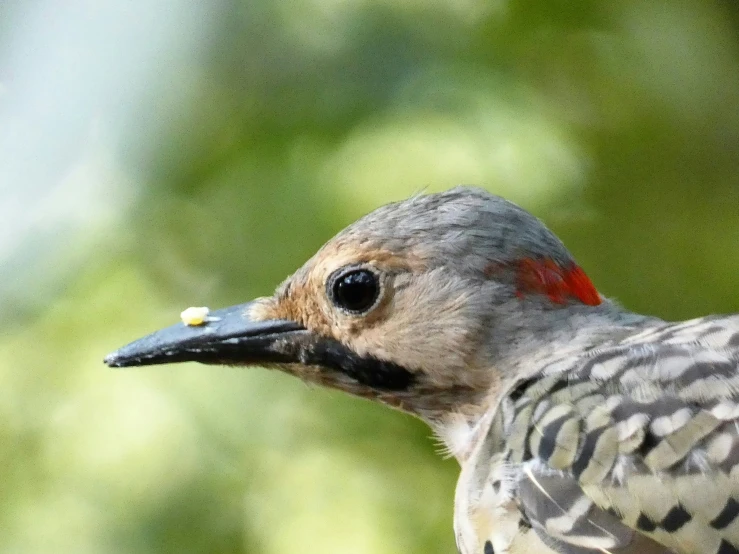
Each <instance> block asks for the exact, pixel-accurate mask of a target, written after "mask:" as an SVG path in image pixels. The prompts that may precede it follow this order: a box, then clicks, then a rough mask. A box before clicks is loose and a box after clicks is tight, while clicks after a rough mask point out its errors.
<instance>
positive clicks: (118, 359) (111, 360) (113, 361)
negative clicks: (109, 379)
mask: <svg viewBox="0 0 739 554" xmlns="http://www.w3.org/2000/svg"><path fill="white" fill-rule="evenodd" d="M103 363H104V364H105V365H107V366H108V367H124V366H125V365H126V364H125V362H124V360H123V359H122V356H121V355H120V354H119V352H118V350H116V351H115V352H111V353H110V354H108V355H107V356H105V358H103Z"/></svg>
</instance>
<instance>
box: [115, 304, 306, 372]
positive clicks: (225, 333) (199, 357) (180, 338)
mask: <svg viewBox="0 0 739 554" xmlns="http://www.w3.org/2000/svg"><path fill="white" fill-rule="evenodd" d="M251 304H252V303H246V304H240V305H238V306H231V307H230V308H224V309H222V310H217V311H215V312H211V313H210V314H209V316H208V319H207V321H206V322H205V323H203V324H202V325H197V326H194V325H193V326H190V325H185V324H184V323H178V324H176V325H172V326H171V327H167V328H165V329H162V330H161V331H156V332H155V333H152V334H151V335H148V336H146V337H144V338H142V339H139V340H137V341H134V342H132V343H131V344H128V345H126V346H124V347H122V348H120V349H118V350H116V351H115V352H113V353H111V354H108V355H107V356H106V357H105V363H106V364H108V365H109V366H110V367H128V366H142V365H154V364H168V363H175V362H203V363H239V364H249V363H254V364H265V363H289V362H295V361H296V359H295V357H296V356H295V350H294V348H287V349H285V345H286V343H292V344H293V345H295V346H297V343H303V342H304V340H305V339H306V338H308V337H307V335H309V333H308V331H306V330H305V329H304V328H303V327H301V326H300V325H298V324H297V323H295V322H292V321H285V320H267V321H253V320H252V319H250V318H249V315H248V314H249V307H250V306H251Z"/></svg>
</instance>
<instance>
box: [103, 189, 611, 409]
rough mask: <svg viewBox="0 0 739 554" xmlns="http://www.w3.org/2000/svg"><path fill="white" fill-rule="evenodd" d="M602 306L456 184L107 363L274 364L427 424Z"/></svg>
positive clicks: (552, 251)
mask: <svg viewBox="0 0 739 554" xmlns="http://www.w3.org/2000/svg"><path fill="white" fill-rule="evenodd" d="M602 309H603V302H602V299H601V297H600V295H599V294H598V292H597V291H596V290H595V288H594V287H593V285H592V284H591V282H590V280H589V279H588V278H587V276H586V275H585V273H584V272H583V271H582V270H581V269H580V268H579V266H577V264H576V263H575V262H574V260H573V258H572V256H571V255H570V254H569V252H568V251H567V250H566V248H565V247H564V246H563V245H562V243H561V242H560V241H559V239H558V238H557V237H556V236H555V235H554V234H553V233H552V232H551V231H549V230H548V229H547V228H546V227H545V226H544V225H543V224H542V223H541V222H540V221H539V220H538V219H536V218H535V217H534V216H532V215H531V214H529V213H528V212H526V211H525V210H523V209H521V208H519V207H518V206H516V205H515V204H513V203H511V202H508V201H507V200H504V199H503V198H500V197H498V196H494V195H492V194H489V193H488V192H486V191H484V190H482V189H477V188H469V187H457V188H455V189H452V190H449V191H447V192H443V193H440V194H431V195H422V196H415V197H412V198H410V199H408V200H405V201H402V202H398V203H394V204H388V205H386V206H383V207H381V208H379V209H377V210H375V211H374V212H372V213H370V214H369V215H367V216H365V217H363V218H362V219H360V220H358V221H357V222H355V223H354V224H352V225H350V226H349V227H347V228H346V229H344V230H343V231H341V232H340V233H339V234H338V235H336V236H335V237H334V238H333V239H331V240H330V241H329V242H328V243H326V244H325V245H324V246H323V247H322V248H321V249H320V250H319V251H318V252H317V253H316V254H315V255H314V256H313V257H312V258H311V259H310V260H308V261H307V262H306V263H305V264H304V265H303V266H302V267H301V268H300V269H298V271H296V272H295V273H294V274H293V275H292V276H291V277H289V278H288V279H287V280H286V281H285V282H284V283H283V284H282V285H280V286H279V287H278V288H277V290H276V292H275V293H274V294H273V295H272V296H269V297H265V298H259V299H257V300H254V301H252V302H249V303H246V304H241V305H238V306H234V307H231V308H226V309H224V310H218V311H216V312H213V313H212V314H211V315H210V317H208V318H207V320H206V321H205V322H204V324H203V325H199V326H187V325H184V324H181V323H180V324H177V325H174V326H172V327H169V328H167V329H163V330H161V331H157V332H155V333H153V334H151V335H149V336H147V337H144V338H142V339H140V340H138V341H135V342H133V343H131V344H129V345H127V346H124V347H123V348H121V349H120V350H118V351H116V352H114V353H112V354H110V355H109V356H108V357H107V358H106V363H107V364H108V365H110V366H115V367H122V366H137V365H151V364H161V363H173V362H184V361H197V362H202V363H210V364H213V363H217V364H229V365H263V366H268V367H276V368H279V369H281V370H284V371H286V372H288V373H290V374H293V375H295V376H298V377H300V378H301V379H303V380H305V381H308V382H311V383H317V384H320V385H325V386H329V387H333V388H338V389H341V390H344V391H347V392H350V393H352V394H355V395H358V396H363V397H367V398H371V399H374V400H379V401H381V402H383V403H386V404H389V405H391V406H394V407H396V408H399V409H402V410H405V411H408V412H411V413H414V414H416V415H420V416H422V417H424V418H426V419H429V418H433V417H435V415H438V414H440V413H446V412H450V411H454V410H460V409H463V406H465V405H475V404H476V403H479V401H480V397H481V396H482V395H485V394H486V393H487V391H489V390H490V389H491V387H495V386H497V385H498V384H500V382H502V381H503V380H504V379H505V371H506V370H505V367H504V366H505V365H506V362H505V360H509V359H510V358H511V356H513V352H516V351H519V350H521V349H522V348H526V346H527V345H526V343H527V342H529V343H530V344H531V347H532V348H533V344H534V343H536V342H537V340H539V339H542V341H543V339H544V336H543V335H544V334H546V333H547V332H548V331H549V329H550V328H551V327H552V324H551V322H552V321H555V320H561V319H564V318H566V317H571V316H572V315H573V314H587V313H591V312H598V311H599V310H602Z"/></svg>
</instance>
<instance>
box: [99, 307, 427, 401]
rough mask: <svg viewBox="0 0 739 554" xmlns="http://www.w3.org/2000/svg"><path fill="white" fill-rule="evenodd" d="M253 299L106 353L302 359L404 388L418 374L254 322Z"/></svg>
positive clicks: (149, 357)
mask: <svg viewBox="0 0 739 554" xmlns="http://www.w3.org/2000/svg"><path fill="white" fill-rule="evenodd" d="M251 304H252V303H247V304H240V305H238V306H232V307H230V308H224V309H222V310H217V311H215V312H211V313H210V314H209V316H208V319H207V321H206V322H205V323H204V324H203V325H197V326H194V325H185V324H184V323H178V324H176V325H172V326H171V327H167V328H165V329H162V330H161V331H156V332H154V333H152V334H151V335H148V336H146V337H144V338H142V339H139V340H137V341H134V342H132V343H131V344H127V345H126V346H124V347H122V348H120V349H118V350H116V351H115V352H113V353H111V354H108V355H107V356H106V357H105V363H106V364H108V365H109V366H110V367H130V366H142V365H155V364H169V363H176V362H201V363H205V364H231V365H264V364H303V365H313V366H319V367H321V368H324V369H326V370H329V371H334V372H340V373H343V374H344V375H346V376H347V377H349V378H351V379H354V380H355V381H357V382H358V383H361V384H363V385H367V386H369V387H373V388H377V389H385V390H404V389H407V388H408V387H410V386H411V385H412V384H413V382H414V381H415V376H414V374H413V373H411V372H410V371H408V370H406V369H405V368H403V367H401V366H398V365H396V364H394V363H392V362H388V361H384V360H378V359H376V358H371V357H366V356H359V355H358V354H357V353H355V352H354V351H352V350H351V349H350V348H348V347H347V346H345V345H344V344H342V343H341V342H339V341H337V340H335V339H333V338H330V337H324V336H321V335H317V334H315V333H313V332H311V331H309V330H307V329H305V328H304V327H302V326H300V325H298V324H297V323H295V322H293V321H286V320H282V319H273V320H267V321H254V320H252V319H251V318H250V317H249V307H250V306H251Z"/></svg>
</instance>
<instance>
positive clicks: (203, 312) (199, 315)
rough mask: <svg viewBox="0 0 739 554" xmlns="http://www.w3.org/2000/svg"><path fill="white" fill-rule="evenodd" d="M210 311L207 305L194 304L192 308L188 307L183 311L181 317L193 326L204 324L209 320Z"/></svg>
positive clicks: (185, 322) (183, 321) (186, 323)
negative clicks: (197, 305)
mask: <svg viewBox="0 0 739 554" xmlns="http://www.w3.org/2000/svg"><path fill="white" fill-rule="evenodd" d="M209 313H210V310H209V309H208V308H207V307H205V306H201V307H195V306H192V307H190V308H187V309H186V310H185V311H183V312H182V313H181V314H180V318H181V319H182V323H184V324H185V325H189V326H191V327H194V326H197V325H202V324H203V323H205V322H206V321H209V318H208V314H209Z"/></svg>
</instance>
